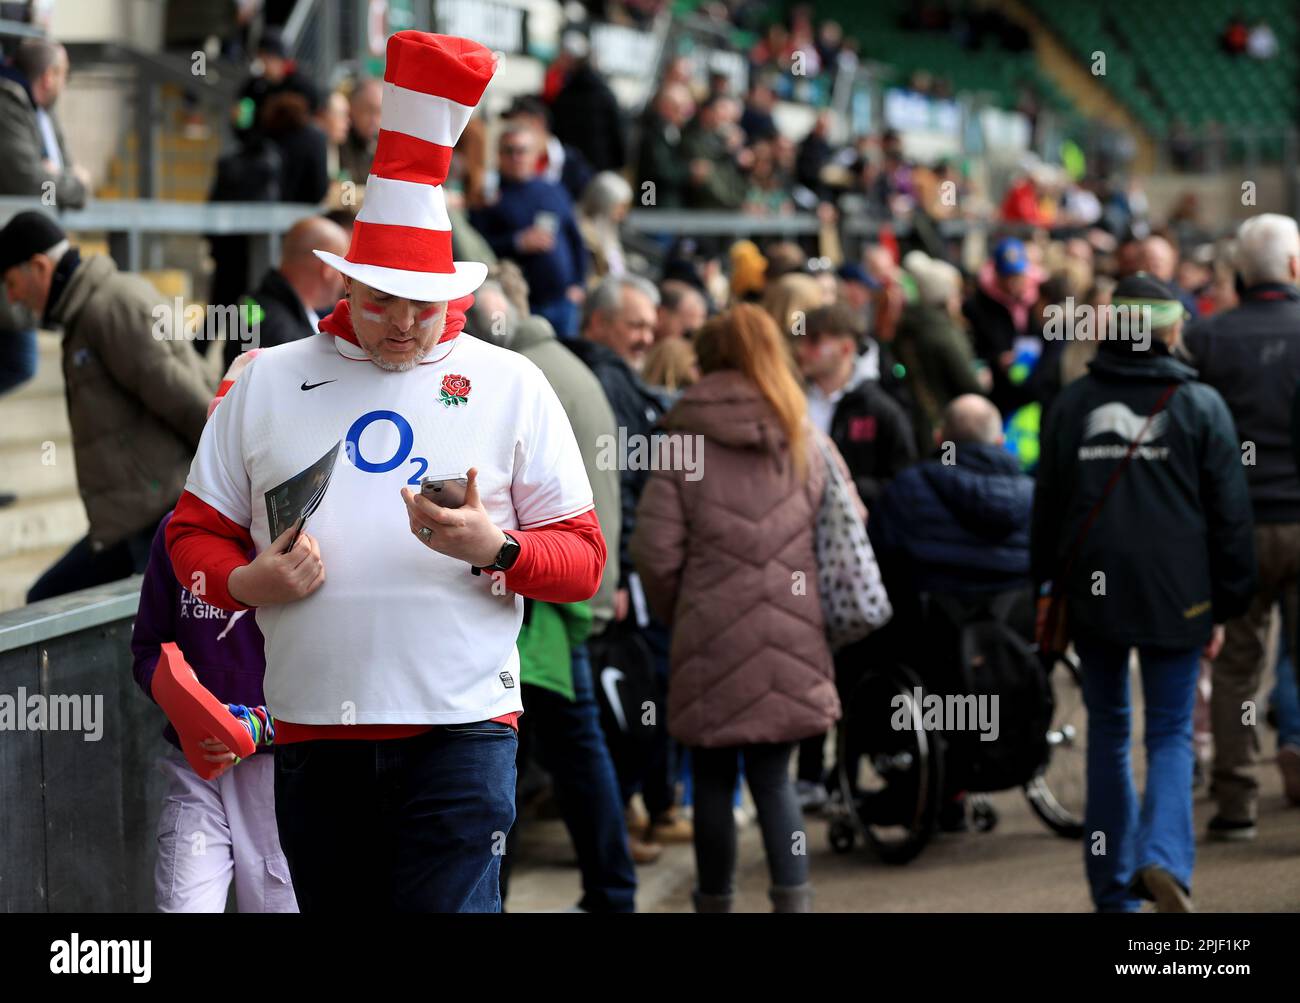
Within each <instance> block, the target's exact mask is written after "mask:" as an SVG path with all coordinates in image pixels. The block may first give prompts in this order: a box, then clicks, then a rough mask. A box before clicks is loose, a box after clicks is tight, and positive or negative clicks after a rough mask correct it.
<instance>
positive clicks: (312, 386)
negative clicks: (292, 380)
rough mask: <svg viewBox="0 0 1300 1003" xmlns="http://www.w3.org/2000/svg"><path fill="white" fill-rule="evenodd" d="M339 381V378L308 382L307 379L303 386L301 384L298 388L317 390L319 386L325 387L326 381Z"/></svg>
mask: <svg viewBox="0 0 1300 1003" xmlns="http://www.w3.org/2000/svg"><path fill="white" fill-rule="evenodd" d="M337 382H338V380H321V381H320V382H319V383H308V382H307V381H306V380H303V381H302V386H300V387H299V388H298V389H299V390H315V389H316V388H317V387H323V386H324V385H325V384H326V383H337Z"/></svg>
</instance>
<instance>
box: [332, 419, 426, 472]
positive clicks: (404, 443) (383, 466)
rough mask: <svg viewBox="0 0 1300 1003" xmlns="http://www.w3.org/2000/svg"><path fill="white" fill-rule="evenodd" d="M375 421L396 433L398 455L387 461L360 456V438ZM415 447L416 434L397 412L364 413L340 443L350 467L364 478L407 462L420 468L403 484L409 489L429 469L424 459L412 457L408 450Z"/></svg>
mask: <svg viewBox="0 0 1300 1003" xmlns="http://www.w3.org/2000/svg"><path fill="white" fill-rule="evenodd" d="M377 421H387V422H391V423H392V425H393V427H394V428H396V429H397V435H398V440H397V451H396V452H395V453H393V455H392V456H390V457H388V459H386V460H378V461H376V460H371V459H369V458H367V457H366V456H364V455H363V454H362V452H361V434H362V433H363V432H365V430H366V429H367V428H369V427H370V426H371V425H372V424H374V423H375V422H377ZM414 446H415V431H414V430H413V429H412V428H411V423H410V422H409V421H407V420H406V419H405V418H403V417H402V416H401V415H400V414H398V413H397V412H396V411H367V412H366V413H365V414H363V415H362V416H361V417H360V418H358V419H357V420H356V421H354V422H353V423H352V427H351V428H349V429H348V434H347V436H346V437H345V438H344V441H343V448H344V449H346V450H347V453H348V459H349V460H351V461H352V465H353V466H354V467H356V468H357V469H358V470H361V471H364V472H365V473H367V474H386V473H388V471H390V470H396V469H397V468H398V467H400V466H402V464H404V463H408V462H409V463H414V464H419V468H420V469H419V470H417V471H416V472H415V473H414V474H412V475H411V477H410V479H408V480H407V482H406V483H407V484H410V485H418V484H419V483H420V478H421V477H423V476H424V472H425V471H426V470H428V469H429V461H428V460H426V459H425V458H424V457H423V456H412V455H411V449H412V448H413V447H414Z"/></svg>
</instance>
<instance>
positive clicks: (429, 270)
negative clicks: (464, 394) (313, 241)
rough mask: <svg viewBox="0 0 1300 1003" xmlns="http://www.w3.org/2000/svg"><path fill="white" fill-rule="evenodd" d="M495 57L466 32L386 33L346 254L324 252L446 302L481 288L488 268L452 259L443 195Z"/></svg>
mask: <svg viewBox="0 0 1300 1003" xmlns="http://www.w3.org/2000/svg"><path fill="white" fill-rule="evenodd" d="M495 71H496V60H495V57H494V56H493V55H492V53H491V52H490V51H489V50H488V49H486V48H484V47H483V46H482V45H480V44H479V43H478V42H472V41H470V40H469V39H467V38H454V37H452V36H450V35H431V34H429V33H427V32H423V31H399V32H398V33H397V34H395V35H393V36H392V37H391V38H389V40H388V55H387V60H386V64H385V67H384V97H383V105H382V115H381V119H380V128H379V141H378V143H377V145H376V147H375V159H374V163H373V164H371V167H370V177H369V179H368V180H367V181H366V197H365V203H364V205H363V206H362V208H361V212H360V213H359V214H358V215H357V219H356V223H355V224H354V225H353V228H352V243H351V244H350V245H349V246H348V253H347V257H345V258H340V257H339V256H338V255H337V254H330V253H329V252H328V251H316V252H315V254H316V256H317V257H318V258H320V259H321V260H322V261H324V262H326V263H327V264H330V265H333V266H334V267H335V268H337V269H338V270H339V271H340V272H342V273H343V274H344V275H349V276H351V277H352V278H354V279H357V280H358V281H360V282H363V283H365V284H366V285H368V286H372V287H374V288H375V289H379V290H382V291H383V292H386V293H389V294H391V295H393V296H400V297H402V298H404V299H413V300H421V301H426V302H438V303H441V302H444V301H446V300H454V299H458V298H459V297H461V296H465V295H467V294H468V293H471V292H473V291H474V290H475V289H477V288H478V287H479V286H480V285H481V284H482V282H483V280H484V279H485V278H487V265H485V264H483V263H482V262H478V261H453V260H452V254H451V221H450V220H449V219H448V218H447V205H446V202H445V201H444V199H443V193H442V183H443V182H444V181H445V180H446V179H447V168H448V167H449V166H450V164H451V153H452V148H453V147H454V146H455V145H456V142H457V141H458V140H459V139H460V134H461V132H462V131H464V129H465V124H466V123H467V122H468V121H469V119H470V116H471V115H472V114H473V113H474V108H475V106H477V105H478V103H479V99H480V98H482V97H483V91H484V90H486V89H487V85H488V82H489V81H490V80H491V79H492V74H493V73H494V72H495Z"/></svg>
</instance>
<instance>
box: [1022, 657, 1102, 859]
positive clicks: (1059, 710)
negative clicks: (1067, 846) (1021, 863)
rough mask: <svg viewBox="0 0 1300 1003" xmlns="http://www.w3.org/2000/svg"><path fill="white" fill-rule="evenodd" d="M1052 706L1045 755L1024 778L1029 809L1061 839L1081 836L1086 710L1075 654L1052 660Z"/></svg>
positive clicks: (1085, 769) (1085, 753) (1085, 767)
mask: <svg viewBox="0 0 1300 1003" xmlns="http://www.w3.org/2000/svg"><path fill="white" fill-rule="evenodd" d="M1051 684H1052V695H1053V697H1054V698H1055V701H1056V708H1055V710H1054V711H1053V712H1052V725H1051V728H1050V729H1049V730H1048V732H1047V746H1048V752H1047V761H1046V762H1045V763H1043V765H1042V767H1041V768H1040V769H1039V771H1038V774H1037V775H1036V776H1035V777H1034V778H1033V779H1032V780H1030V781H1029V783H1027V784H1025V797H1026V798H1028V800H1029V806H1030V807H1031V808H1033V810H1034V814H1035V815H1037V816H1038V817H1039V818H1040V819H1042V820H1043V824H1045V825H1046V826H1047V827H1048V828H1049V829H1051V830H1052V831H1053V832H1055V833H1056V834H1057V835H1058V836H1063V837H1065V838H1066V839H1080V838H1081V837H1082V836H1083V807H1084V782H1085V778H1086V772H1087V758H1086V757H1087V747H1086V738H1087V713H1086V711H1085V709H1084V705H1083V687H1082V684H1081V680H1080V674H1079V663H1078V660H1077V659H1075V658H1074V657H1073V656H1066V657H1064V658H1061V659H1060V660H1058V661H1057V663H1056V664H1055V665H1053V666H1052V673H1051Z"/></svg>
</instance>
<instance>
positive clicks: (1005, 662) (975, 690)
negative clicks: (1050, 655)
mask: <svg viewBox="0 0 1300 1003" xmlns="http://www.w3.org/2000/svg"><path fill="white" fill-rule="evenodd" d="M926 606H927V616H926V621H927V623H928V627H927V634H926V636H929V637H931V638H933V639H934V642H935V645H936V646H940V647H941V651H939V652H936V651H935V649H934V648H931V649H930V651H931V655H930V657H929V658H928V659H927V661H929V667H928V668H929V670H930V671H927V672H924V673H923V678H925V680H926V692H927V693H930V692H934V693H936V694H942V695H944V696H945V697H946V696H948V695H954V696H957V697H974V698H975V701H973V702H972V701H970V700H966V701H964V703H963V709H964V710H965V711H966V712H967V713H969V711H970V709H971V708H973V707H978V706H979V701H980V700H981V699H984V700H985V704H984V706H985V707H986V709H987V710H988V713H989V714H990V715H992V722H995V723H996V726H997V737H996V738H995V739H993V740H992V741H983V740H981V732H980V730H978V729H977V728H975V727H969V726H968V727H967V728H966V729H964V730H960V731H946V732H945V733H944V741H945V743H946V749H947V753H946V755H945V757H944V765H945V774H946V786H947V788H948V789H949V790H950V791H959V790H966V791H1001V790H1006V789H1008V788H1011V787H1019V786H1020V785H1021V784H1024V783H1026V782H1028V781H1029V780H1030V779H1032V778H1033V776H1034V775H1035V773H1037V772H1038V769H1039V767H1040V766H1042V764H1043V763H1044V762H1046V760H1047V756H1048V746H1047V730H1048V728H1049V727H1050V726H1051V723H1052V713H1053V710H1054V709H1055V705H1054V700H1053V697H1052V688H1051V684H1050V682H1049V681H1048V677H1047V672H1046V671H1045V670H1044V667H1043V664H1042V662H1041V660H1040V659H1039V657H1038V652H1037V649H1036V648H1035V647H1034V645H1033V642H1032V641H1031V640H1030V638H1031V637H1032V630H1033V613H1034V603H1033V593H1032V590H1031V589H1029V588H1028V587H1026V588H1022V589H1015V590H1012V591H1007V592H1000V593H995V594H992V595H989V596H971V595H966V596H961V597H958V596H952V595H930V596H929V597H927V601H926ZM936 669H937V670H938V671H937V672H936V671H935V670H936ZM995 696H996V697H997V702H996V704H994V703H993V702H992V698H993V697H995Z"/></svg>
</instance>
